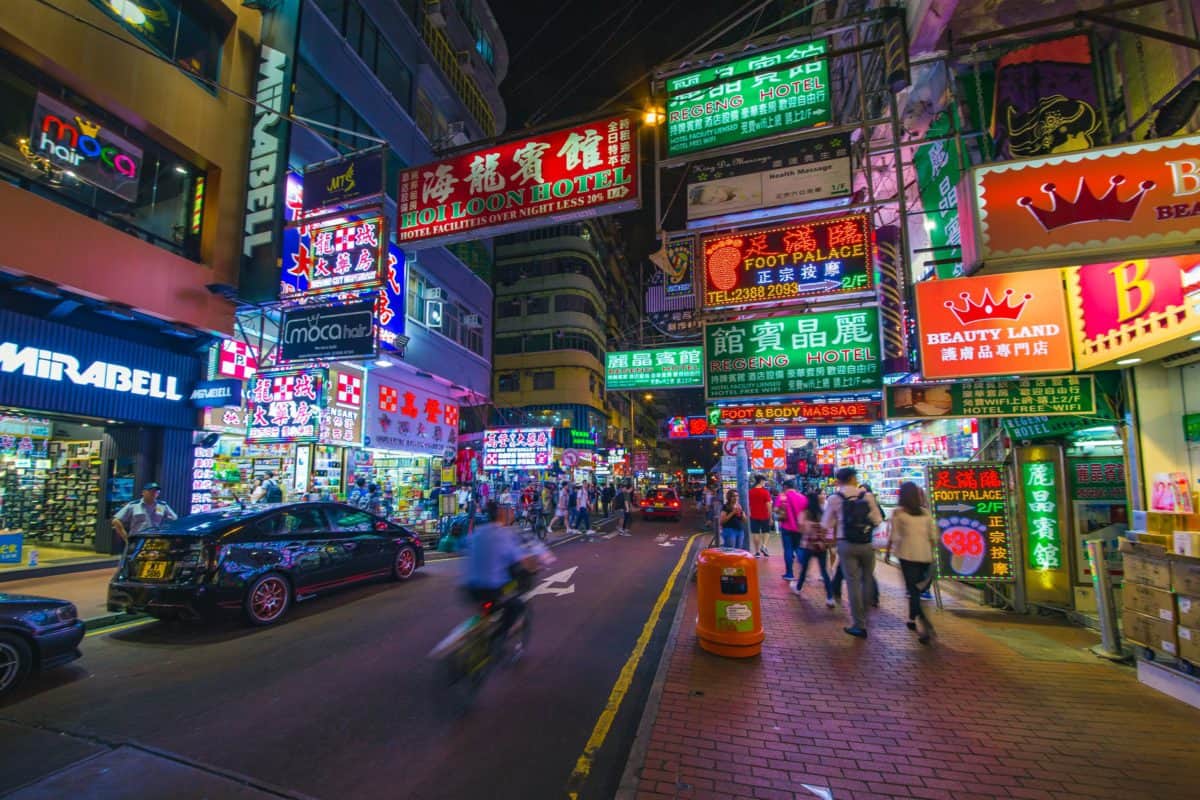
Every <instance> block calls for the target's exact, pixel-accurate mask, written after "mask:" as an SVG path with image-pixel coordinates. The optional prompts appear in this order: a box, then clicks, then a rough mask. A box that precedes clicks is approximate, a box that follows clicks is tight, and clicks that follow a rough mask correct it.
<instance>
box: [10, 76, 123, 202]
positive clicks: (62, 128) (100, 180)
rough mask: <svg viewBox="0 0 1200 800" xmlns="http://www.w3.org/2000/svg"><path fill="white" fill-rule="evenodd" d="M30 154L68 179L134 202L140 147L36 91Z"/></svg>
mask: <svg viewBox="0 0 1200 800" xmlns="http://www.w3.org/2000/svg"><path fill="white" fill-rule="evenodd" d="M29 149H30V150H31V151H32V152H33V154H34V155H36V156H38V157H40V158H44V159H46V160H47V161H49V162H51V163H53V164H56V165H58V166H59V167H62V168H63V170H65V171H66V173H67V175H68V176H74V177H76V178H78V179H79V180H81V181H86V182H87V183H90V184H91V185H92V186H95V187H97V188H100V189H103V190H104V191H106V192H110V193H112V194H115V195H116V196H117V197H120V198H121V199H123V200H128V201H129V202H131V203H133V202H136V201H137V196H138V184H139V182H140V181H141V178H142V148H140V147H138V146H137V145H135V144H133V143H131V142H129V141H127V140H125V139H123V138H121V137H120V136H117V135H116V134H114V133H112V132H111V131H109V130H108V129H107V128H104V127H102V126H101V125H100V123H99V122H97V121H96V120H95V119H94V118H92V117H91V116H90V115H88V114H85V113H83V112H82V111H78V110H76V109H74V108H71V107H70V106H68V105H66V104H64V103H60V102H59V101H57V100H55V99H54V98H52V97H50V96H48V95H45V94H42V93H41V92H38V95H37V100H36V101H35V102H34V106H33V123H32V128H31V129H30V131H29Z"/></svg>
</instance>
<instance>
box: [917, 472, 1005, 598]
mask: <svg viewBox="0 0 1200 800" xmlns="http://www.w3.org/2000/svg"><path fill="white" fill-rule="evenodd" d="M927 485H928V486H929V504H930V506H931V508H932V509H933V516H934V520H935V522H936V523H937V528H938V547H937V550H938V552H937V559H938V564H937V567H938V577H941V578H950V579H952V580H961V581H1001V582H1003V581H1012V580H1014V579H1015V576H1014V575H1013V561H1012V540H1011V536H1012V531H1011V526H1010V524H1009V518H1008V502H1007V497H1008V494H1007V489H1006V487H1005V482H1004V466H1003V465H1002V464H972V465H971V466H955V467H930V468H929V475H928V483H927Z"/></svg>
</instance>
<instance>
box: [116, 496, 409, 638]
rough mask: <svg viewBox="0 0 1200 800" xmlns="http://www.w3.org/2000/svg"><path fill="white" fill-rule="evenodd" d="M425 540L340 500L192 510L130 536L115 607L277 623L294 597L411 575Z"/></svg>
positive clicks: (118, 577) (166, 616) (165, 614)
mask: <svg viewBox="0 0 1200 800" xmlns="http://www.w3.org/2000/svg"><path fill="white" fill-rule="evenodd" d="M424 563H425V551H424V549H423V548H422V547H421V540H420V539H419V538H418V537H417V536H416V534H414V533H413V532H411V531H409V530H408V529H407V528H403V527H401V526H399V525H396V524H395V523H392V522H389V521H387V520H385V519H381V518H379V517H376V516H372V515H371V514H368V513H367V512H365V511H362V510H361V509H358V508H354V507H353V506H348V505H345V504H342V503H282V504H277V505H267V506H247V507H245V508H241V507H231V508H222V509H219V510H216V511H206V512H203V513H199V514H191V515H189V516H186V517H182V518H180V519H177V520H175V521H173V522H168V523H166V524H165V525H163V526H162V527H160V528H157V529H155V530H149V531H143V532H141V533H139V534H138V535H137V536H133V537H131V538H130V541H129V544H128V546H127V547H126V548H125V556H124V557H123V558H122V560H121V565H120V566H119V567H118V568H117V574H116V576H115V577H114V578H113V579H112V582H111V583H109V586H108V609H109V610H110V611H140V612H144V613H147V614H150V615H152V616H155V617H159V618H160V619H172V618H177V617H188V618H193V619H195V618H201V617H204V616H207V615H208V612H212V611H220V610H232V611H236V610H239V609H240V610H241V611H242V612H244V613H245V615H246V618H247V619H248V620H249V621H250V622H251V623H253V624H255V625H270V624H272V623H274V622H278V621H279V620H280V619H282V618H283V615H284V614H285V613H287V610H288V608H289V607H290V606H291V604H292V603H293V602H294V601H297V600H306V599H308V598H310V597H313V596H315V595H317V594H319V593H321V592H324V591H327V590H330V589H335V588H339V587H342V586H346V585H348V584H352V583H358V582H360V581H367V580H372V579H374V578H382V577H388V576H390V577H392V578H394V579H396V580H407V579H408V578H411V577H412V575H413V573H414V572H416V570H417V568H418V567H420V566H421V565H423V564H424Z"/></svg>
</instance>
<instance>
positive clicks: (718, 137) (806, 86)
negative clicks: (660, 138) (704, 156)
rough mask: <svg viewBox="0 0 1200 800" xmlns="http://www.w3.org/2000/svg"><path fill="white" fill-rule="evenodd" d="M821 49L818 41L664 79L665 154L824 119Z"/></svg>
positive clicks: (825, 70)
mask: <svg viewBox="0 0 1200 800" xmlns="http://www.w3.org/2000/svg"><path fill="white" fill-rule="evenodd" d="M827 51H828V43H827V42H826V41H825V40H824V39H819V40H817V41H813V42H804V43H800V44H794V45H789V46H787V47H783V48H780V49H778V50H771V51H768V52H765V53H758V54H756V55H752V56H748V57H746V58H740V59H737V60H734V61H730V62H729V63H727V64H726V63H721V64H718V65H717V66H713V67H707V68H705V69H701V70H697V71H695V72H689V73H686V74H684V75H677V76H675V77H673V78H668V79H667V82H666V88H667V154H668V155H670V156H677V155H681V154H683V153H693V152H695V151H697V150H708V149H711V148H714V147H723V146H725V145H732V144H738V143H740V142H748V141H752V140H754V139H761V138H763V137H764V136H772V135H775V134H780V133H786V132H788V131H795V130H801V129H803V128H812V127H815V126H817V125H823V124H826V123H828V122H829V120H830V118H831V115H830V97H829V62H828V60H826V59H824V58H817V56H820V55H822V54H824V53H825V52H827Z"/></svg>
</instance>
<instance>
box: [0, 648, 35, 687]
mask: <svg viewBox="0 0 1200 800" xmlns="http://www.w3.org/2000/svg"><path fill="white" fill-rule="evenodd" d="M32 666H33V651H32V650H30V649H29V642H27V641H25V640H24V639H22V638H21V637H20V636H17V635H16V634H13V633H0V697H2V696H4V695H5V694H7V693H8V692H9V691H11V690H13V689H15V688H16V687H17V686H18V685H19V684H20V683H21V681H23V680H25V676H26V675H28V674H29V669H30V667H32Z"/></svg>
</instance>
